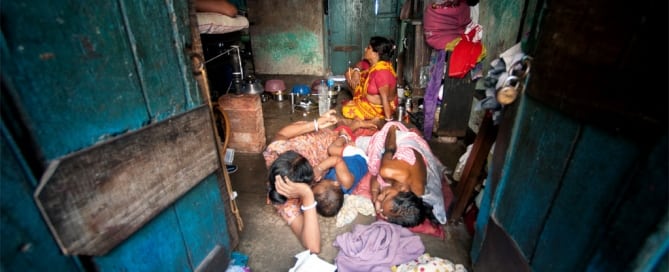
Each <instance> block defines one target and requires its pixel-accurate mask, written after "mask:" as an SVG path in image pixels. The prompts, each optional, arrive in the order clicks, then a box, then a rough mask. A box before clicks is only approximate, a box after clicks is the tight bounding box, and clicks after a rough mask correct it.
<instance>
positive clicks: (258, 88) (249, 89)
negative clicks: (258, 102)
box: [242, 80, 264, 94]
mask: <svg viewBox="0 0 669 272" xmlns="http://www.w3.org/2000/svg"><path fill="white" fill-rule="evenodd" d="M263 92H264V90H263V87H262V84H260V81H259V80H254V81H249V82H247V83H246V84H244V86H243V87H242V94H261V93H263Z"/></svg>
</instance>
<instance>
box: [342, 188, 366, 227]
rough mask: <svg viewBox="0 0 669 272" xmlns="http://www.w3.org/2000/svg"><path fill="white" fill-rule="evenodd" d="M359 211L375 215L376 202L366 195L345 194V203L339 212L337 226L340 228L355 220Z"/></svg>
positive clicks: (363, 213)
mask: <svg viewBox="0 0 669 272" xmlns="http://www.w3.org/2000/svg"><path fill="white" fill-rule="evenodd" d="M358 213H360V214H362V215H368V216H371V215H374V203H372V201H371V200H370V199H369V198H366V197H364V196H360V195H344V205H343V206H342V207H341V209H340V210H339V213H337V217H336V223H335V224H336V226H337V227H338V228H340V227H343V226H345V225H348V224H349V223H351V222H353V220H355V217H357V216H358Z"/></svg>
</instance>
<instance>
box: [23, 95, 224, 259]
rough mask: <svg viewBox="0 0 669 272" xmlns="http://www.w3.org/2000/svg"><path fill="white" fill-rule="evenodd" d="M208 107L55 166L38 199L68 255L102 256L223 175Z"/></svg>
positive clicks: (57, 238) (64, 160) (93, 149)
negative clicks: (212, 177)
mask: <svg viewBox="0 0 669 272" xmlns="http://www.w3.org/2000/svg"><path fill="white" fill-rule="evenodd" d="M213 135H214V133H213V130H212V126H211V118H210V115H209V110H208V107H206V106H201V107H199V108H197V109H195V110H193V111H190V112H188V113H186V114H183V115H180V116H177V117H173V118H170V119H168V120H166V121H164V122H160V123H157V124H155V125H151V126H148V127H146V128H144V129H141V130H139V131H136V132H132V133H128V134H126V135H123V136H121V137H119V138H116V139H114V140H111V141H109V142H106V143H103V144H100V145H96V146H93V147H92V148H90V149H87V150H83V151H80V152H77V153H74V154H72V155H69V156H67V157H64V158H61V159H59V160H56V161H54V162H53V163H52V164H51V165H50V166H49V169H48V170H47V172H46V173H45V175H44V176H43V178H42V180H41V182H40V186H39V187H38V189H37V190H36V192H35V195H34V197H35V200H36V202H37V204H38V206H39V208H40V210H41V211H42V215H43V216H44V218H45V220H46V221H47V224H48V225H49V227H50V228H51V231H52V233H53V235H54V237H55V239H56V241H57V242H58V243H59V245H60V247H61V250H62V251H63V253H64V254H78V255H102V254H105V253H106V252H107V251H108V250H109V249H111V248H113V247H114V246H116V245H117V244H119V243H120V242H121V241H123V240H124V239H126V238H127V237H128V236H130V235H131V234H132V233H134V232H135V231H136V230H138V229H139V228H140V227H141V226H142V225H144V224H145V223H146V222H148V221H149V220H150V219H151V218H153V217H154V216H155V215H156V214H158V213H159V212H160V211H162V210H163V209H164V208H165V207H167V206H168V205H170V204H172V203H173V202H174V201H175V200H176V199H178V198H179V197H180V196H181V195H183V194H184V193H185V192H187V191H188V190H190V189H191V188H192V187H193V186H195V185H196V184H198V183H199V182H200V181H201V180H202V179H204V178H205V177H206V176H208V175H210V174H211V173H212V172H213V171H215V170H216V169H218V168H219V166H220V164H219V162H218V156H217V152H216V146H215V143H216V142H215V141H214V138H213Z"/></svg>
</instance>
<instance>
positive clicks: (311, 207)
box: [300, 201, 318, 211]
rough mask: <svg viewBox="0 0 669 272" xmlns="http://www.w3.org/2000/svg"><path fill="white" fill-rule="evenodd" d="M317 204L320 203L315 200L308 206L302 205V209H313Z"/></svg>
mask: <svg viewBox="0 0 669 272" xmlns="http://www.w3.org/2000/svg"><path fill="white" fill-rule="evenodd" d="M316 204H318V201H314V203H311V205H308V206H304V205H300V209H302V211H307V210H311V209H313V208H316Z"/></svg>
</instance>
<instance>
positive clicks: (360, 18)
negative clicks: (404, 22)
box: [326, 0, 403, 75]
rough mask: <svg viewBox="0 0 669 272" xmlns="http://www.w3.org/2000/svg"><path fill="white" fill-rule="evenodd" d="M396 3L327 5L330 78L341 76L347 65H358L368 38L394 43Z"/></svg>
mask: <svg viewBox="0 0 669 272" xmlns="http://www.w3.org/2000/svg"><path fill="white" fill-rule="evenodd" d="M400 2H403V1H401V0H392V1H381V0H373V1H363V0H345V1H334V0H331V1H328V14H327V15H326V19H327V20H326V22H327V23H326V27H327V29H328V31H327V33H328V35H327V37H328V42H327V44H328V49H327V52H328V59H329V65H330V68H331V70H332V73H333V74H335V75H342V74H344V72H345V71H346V68H347V67H348V63H349V62H351V63H352V64H355V63H356V62H358V61H359V60H360V59H361V58H362V53H363V51H364V49H365V47H367V44H368V43H369V38H371V37H372V36H383V37H387V38H390V39H393V40H395V42H396V43H397V42H398V41H397V35H398V34H399V28H398V27H399V7H400V6H401V4H402V3H400Z"/></svg>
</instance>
